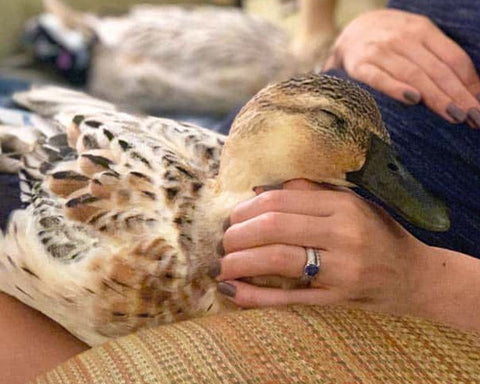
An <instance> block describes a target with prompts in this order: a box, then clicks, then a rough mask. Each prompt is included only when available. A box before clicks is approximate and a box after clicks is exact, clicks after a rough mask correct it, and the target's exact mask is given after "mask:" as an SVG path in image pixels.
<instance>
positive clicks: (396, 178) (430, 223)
mask: <svg viewBox="0 0 480 384" xmlns="http://www.w3.org/2000/svg"><path fill="white" fill-rule="evenodd" d="M346 179H347V180H348V181H350V182H351V183H354V184H356V185H357V186H359V187H363V188H364V189H366V190H367V191H369V192H370V193H372V194H373V195H375V196H376V197H377V198H378V199H380V200H381V201H383V202H384V203H385V204H387V205H388V206H389V207H391V208H392V209H394V210H395V212H397V213H398V214H399V215H400V216H402V217H403V218H404V219H406V220H407V221H408V222H410V223H412V224H414V225H416V226H417V227H420V228H423V229H426V230H429V231H435V232H443V231H447V230H448V229H449V227H450V219H449V217H448V208H447V207H446V205H445V204H444V203H443V202H442V201H441V200H440V199H438V198H436V197H435V196H433V195H432V194H431V193H429V192H428V191H426V190H425V188H424V187H423V186H422V185H421V184H420V183H419V182H418V181H417V180H415V178H414V177H413V176H412V175H411V174H410V172H408V170H407V169H406V167H405V166H404V165H403V164H402V163H401V162H400V160H399V157H398V155H397V153H396V151H395V150H394V149H393V148H392V147H391V146H390V145H389V144H387V143H386V142H384V141H383V140H381V139H380V138H379V137H378V136H376V135H372V136H371V139H370V146H369V149H368V151H367V157H366V161H365V164H364V165H363V167H362V168H361V169H359V170H358V171H355V172H349V173H347V177H346Z"/></svg>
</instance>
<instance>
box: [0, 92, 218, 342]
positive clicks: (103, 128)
mask: <svg viewBox="0 0 480 384" xmlns="http://www.w3.org/2000/svg"><path fill="white" fill-rule="evenodd" d="M17 100H19V101H20V103H22V104H23V105H26V106H28V107H30V108H32V109H33V110H42V111H43V116H44V117H45V119H44V120H43V123H44V124H45V125H46V126H47V132H45V131H46V130H45V129H44V128H43V127H42V128H43V133H42V134H41V135H39V136H40V137H39V141H38V142H37V145H36V147H35V148H34V149H33V150H32V151H31V152H30V153H29V154H27V155H26V156H25V158H24V166H22V167H21V170H20V177H21V180H22V182H21V186H22V191H23V195H22V200H23V201H24V202H25V204H26V205H27V206H26V208H25V209H23V210H19V211H16V212H14V214H13V215H12V217H11V219H10V223H9V226H8V230H7V233H6V234H5V237H4V239H3V244H2V252H1V256H0V264H1V268H0V275H2V278H1V280H2V281H1V283H0V289H1V290H2V291H4V292H6V293H8V294H10V295H13V296H15V297H17V298H18V299H20V300H21V301H23V302H25V303H26V304H28V305H30V306H32V307H33V308H36V309H38V310H40V311H41V312H43V313H45V314H46V315H47V316H49V317H51V318H53V319H54V320H56V321H57V322H59V323H60V324H62V325H63V326H64V327H65V328H67V329H68V330H70V331H71V332H72V333H73V334H74V335H76V336H77V337H79V338H80V339H82V340H84V341H85V342H87V343H88V344H90V345H94V344H98V343H101V342H103V341H105V340H106V339H108V338H109V337H113V336H115V335H120V334H126V333H130V332H132V331H134V330H135V329H138V328H140V327H143V326H152V325H156V324H161V323H165V322H171V321H176V320H181V319H185V318H190V317H194V316H200V315H203V314H206V313H209V312H212V313H213V312H216V311H218V307H219V305H218V303H217V302H216V300H215V297H214V292H215V287H214V285H213V284H212V283H213V282H212V280H211V279H210V278H208V277H207V276H206V273H205V268H207V267H208V263H209V261H210V260H212V257H215V255H214V254H213V253H212V254H211V256H210V255H207V257H205V256H203V257H200V256H199V255H197V254H196V253H195V250H194V247H193V245H192V244H193V239H192V236H193V234H192V225H193V222H194V217H193V216H194V211H195V209H196V206H197V204H198V203H199V201H201V200H202V194H203V193H204V190H205V184H208V181H209V180H210V179H211V178H213V177H214V176H215V175H216V173H217V172H218V159H219V154H220V150H221V147H222V145H223V141H224V137H223V136H221V135H218V134H215V133H213V132H210V131H208V130H205V129H202V128H199V127H195V126H191V125H189V124H182V123H178V122H175V121H173V120H167V119H156V118H150V117H139V116H132V115H128V114H122V113H120V112H118V111H116V109H115V107H113V106H112V105H111V104H108V103H104V102H101V101H97V100H95V99H93V98H90V97H87V96H85V95H82V94H79V93H76V92H73V91H67V90H62V89H58V88H40V89H37V90H32V91H30V92H28V93H26V94H21V95H18V96H17ZM200 225H201V224H200ZM220 235H221V234H220Z"/></svg>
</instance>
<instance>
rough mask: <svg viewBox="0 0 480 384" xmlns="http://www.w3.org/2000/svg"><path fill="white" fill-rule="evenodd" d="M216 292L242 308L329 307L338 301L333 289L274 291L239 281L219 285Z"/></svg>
mask: <svg viewBox="0 0 480 384" xmlns="http://www.w3.org/2000/svg"><path fill="white" fill-rule="evenodd" d="M218 291H219V292H220V293H223V294H224V295H225V296H227V297H229V298H230V299H231V300H232V301H233V302H235V303H236V304H237V305H239V306H241V307H244V308H254V307H265V306H275V305H286V304H309V305H330V304H333V303H337V302H339V301H340V295H339V293H338V292H337V291H336V290H333V289H320V288H311V289H286V290H284V289H276V288H264V287H257V286H254V285H251V284H247V283H243V282H240V281H231V280H229V281H225V282H222V283H219V285H218Z"/></svg>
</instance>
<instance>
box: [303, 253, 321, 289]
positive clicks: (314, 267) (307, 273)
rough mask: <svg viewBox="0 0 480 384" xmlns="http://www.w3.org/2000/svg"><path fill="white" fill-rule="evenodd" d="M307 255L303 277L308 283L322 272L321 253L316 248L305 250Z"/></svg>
mask: <svg viewBox="0 0 480 384" xmlns="http://www.w3.org/2000/svg"><path fill="white" fill-rule="evenodd" d="M305 253H306V255H307V262H306V263H305V267H304V268H303V277H304V279H305V280H307V281H312V280H313V278H314V277H315V276H316V275H317V273H318V272H320V252H319V251H318V249H315V248H305Z"/></svg>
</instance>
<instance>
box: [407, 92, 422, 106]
mask: <svg viewBox="0 0 480 384" xmlns="http://www.w3.org/2000/svg"><path fill="white" fill-rule="evenodd" d="M403 98H404V99H405V100H407V102H408V103H409V104H418V103H419V102H420V100H422V96H421V95H420V94H419V93H418V92H414V91H405V92H403Z"/></svg>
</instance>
